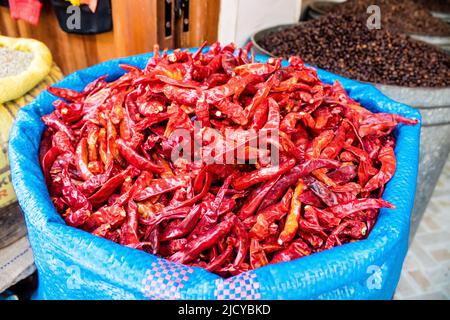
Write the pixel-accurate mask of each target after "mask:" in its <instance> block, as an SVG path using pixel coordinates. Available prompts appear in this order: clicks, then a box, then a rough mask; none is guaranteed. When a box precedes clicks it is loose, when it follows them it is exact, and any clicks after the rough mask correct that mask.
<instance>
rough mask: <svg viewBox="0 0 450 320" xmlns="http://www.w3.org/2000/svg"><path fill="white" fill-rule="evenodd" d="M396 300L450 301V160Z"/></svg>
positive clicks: (399, 285) (413, 244)
mask: <svg viewBox="0 0 450 320" xmlns="http://www.w3.org/2000/svg"><path fill="white" fill-rule="evenodd" d="M394 298H395V299H399V300H400V299H440V300H449V299H450V157H449V159H448V160H447V163H446V165H445V168H444V170H443V172H442V175H441V177H440V178H439V182H438V184H437V186H436V189H435V191H434V193H433V197H432V199H431V201H430V203H429V205H428V208H427V210H426V212H425V214H424V216H423V219H422V221H421V223H420V225H419V228H418V230H417V233H416V236H415V238H414V240H413V242H412V244H411V247H410V249H409V252H408V255H407V257H406V260H405V263H404V265H403V270H402V275H401V278H400V282H399V284H398V287H397V292H396V294H395V297H394Z"/></svg>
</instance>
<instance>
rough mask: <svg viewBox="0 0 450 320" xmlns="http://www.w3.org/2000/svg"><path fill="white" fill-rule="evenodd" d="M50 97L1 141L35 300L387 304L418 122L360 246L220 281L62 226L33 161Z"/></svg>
mask: <svg viewBox="0 0 450 320" xmlns="http://www.w3.org/2000/svg"><path fill="white" fill-rule="evenodd" d="M207 49H208V48H205V50H207ZM191 50H195V49H191ZM151 56H152V54H143V55H138V56H133V57H128V58H121V59H115V60H110V61H107V62H104V63H101V64H99V65H96V66H93V67H90V68H87V69H84V70H80V71H77V72H75V73H73V74H71V75H69V76H67V77H66V78H65V79H63V80H62V81H61V82H59V83H57V84H56V85H55V86H56V87H63V88H70V89H73V90H79V91H80V90H82V89H83V88H84V86H85V85H86V84H88V83H89V82H91V81H93V80H95V79H96V78H97V77H99V76H102V75H104V74H108V75H109V76H108V79H107V81H111V80H114V79H116V78H117V77H119V76H120V75H122V74H124V73H125V71H124V70H122V69H121V68H120V67H119V64H122V63H127V64H131V65H135V66H138V67H140V68H143V67H145V65H146V62H147V60H148V59H149V58H150V57H151ZM256 59H257V60H259V61H265V60H266V59H268V57H266V56H256ZM284 63H287V62H286V61H284ZM317 70H318V75H319V78H320V79H321V80H322V81H323V82H325V83H332V82H334V81H335V80H338V81H340V82H341V84H342V85H343V87H344V88H345V89H346V90H347V92H348V93H349V95H350V96H351V97H352V98H353V99H355V100H357V101H358V102H359V103H361V105H363V106H364V107H365V108H367V109H369V110H371V111H374V112H389V113H396V114H400V115H403V116H406V117H409V118H416V119H418V120H421V116H420V113H419V112H418V111H417V110H415V109H412V108H410V107H408V106H406V105H404V104H400V103H397V102H395V101H393V100H390V99H389V98H387V97H386V96H384V95H383V94H382V93H381V92H379V91H378V90H377V89H376V88H375V87H373V86H371V85H368V84H362V83H360V82H357V81H354V80H349V79H346V78H343V77H340V76H337V75H335V74H332V73H329V72H326V71H323V70H320V69H317ZM56 99H57V98H56V97H55V96H52V95H51V94H50V93H49V92H47V91H46V92H43V93H41V94H40V95H39V96H38V97H37V98H36V100H34V101H33V102H32V103H31V104H29V105H27V106H25V107H24V108H23V109H21V110H20V112H19V113H18V115H17V118H16V121H15V123H14V126H13V129H12V131H11V135H10V141H9V158H10V165H11V173H12V181H13V185H14V188H15V190H16V193H17V198H18V200H19V203H20V205H21V207H22V209H23V211H24V215H25V219H26V223H27V227H28V231H29V239H30V243H31V246H32V248H33V252H34V256H35V261H36V266H37V269H38V272H39V281H40V284H39V289H38V293H37V295H36V298H42V299H43V298H46V299H111V298H117V299H145V298H148V299H169V298H175V299H390V298H392V296H393V294H394V291H395V288H396V286H397V283H398V280H399V276H400V271H401V267H402V264H403V260H404V257H405V255H406V251H407V246H408V235H409V221H410V215H411V210H412V207H413V202H414V195H415V187H416V177H417V169H418V155H419V135H420V123H419V124H418V125H416V126H405V125H399V127H398V128H397V129H396V131H395V134H396V137H397V145H396V148H395V154H396V157H397V163H398V165H397V170H396V173H395V175H394V177H393V178H392V180H391V181H390V182H389V183H388V184H387V185H386V188H385V191H384V194H383V199H385V200H387V201H389V202H391V203H392V204H394V205H395V206H396V209H395V210H390V209H381V210H380V214H379V218H378V221H377V223H376V224H375V226H374V228H373V230H372V231H371V233H370V235H369V236H368V238H367V239H365V240H360V241H357V242H353V243H349V244H345V245H342V246H339V247H335V248H333V249H330V250H326V251H323V252H320V253H315V254H313V255H311V256H307V257H304V258H300V259H297V260H294V261H291V262H285V263H279V264H274V265H268V266H265V267H262V268H259V269H255V270H252V271H249V272H245V273H243V274H240V275H238V276H235V277H232V278H228V279H223V278H221V277H220V276H218V275H215V274H212V273H210V272H208V271H206V270H204V269H202V268H199V267H189V266H185V265H181V264H177V263H173V262H170V261H167V260H165V259H163V258H159V257H157V256H154V255H151V254H148V253H146V252H143V251H140V250H135V249H131V248H127V247H124V246H121V245H119V244H116V243H114V242H112V241H109V240H106V239H103V238H100V237H97V236H94V235H92V234H90V233H88V232H85V231H82V230H79V229H76V228H72V227H69V226H67V225H66V224H65V223H64V221H63V219H62V218H61V216H60V215H59V214H58V212H57V211H56V210H55V208H54V206H53V203H52V201H51V199H50V196H49V194H48V191H47V188H46V185H45V182H44V177H43V174H42V171H41V167H40V164H39V161H38V152H39V146H40V141H41V136H42V132H43V130H44V128H45V125H44V124H43V123H42V121H41V120H40V118H41V117H42V116H43V115H45V114H48V113H50V112H52V111H53V106H52V102H53V101H55V100H56ZM73 270H75V274H77V272H78V278H76V277H75V278H73V277H72V276H73V274H74V271H73ZM71 277H72V278H71ZM164 277H165V278H164ZM163 278H164V279H166V278H167V279H169V280H168V281H169V284H170V285H168V284H167V283H165V282H164V281H163V280H161V279H163ZM68 279H69V280H70V281H72V282H68V281H69V280H68ZM69 283H70V285H69ZM80 288H81V289H80ZM236 288H238V289H236Z"/></svg>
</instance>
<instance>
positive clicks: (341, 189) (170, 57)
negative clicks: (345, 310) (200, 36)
mask: <svg viewBox="0 0 450 320" xmlns="http://www.w3.org/2000/svg"><path fill="white" fill-rule="evenodd" d="M201 49H202V48H200V49H199V50H198V51H197V52H196V53H189V52H187V51H181V50H176V51H174V52H173V53H170V54H169V53H167V52H163V54H159V53H158V51H157V50H155V54H154V56H153V57H152V58H150V59H149V61H148V64H147V66H146V67H145V68H144V69H143V70H141V69H139V68H136V67H134V66H130V65H121V67H122V68H123V69H125V70H126V71H127V73H126V74H125V75H123V76H122V77H120V78H119V79H117V80H115V81H112V82H107V81H106V80H105V79H106V77H101V78H99V79H97V80H95V81H94V82H92V83H90V84H89V85H87V86H86V88H85V89H84V90H83V91H82V92H76V91H73V90H70V89H60V88H50V89H49V91H50V92H51V93H52V94H54V95H56V96H58V97H60V98H62V99H63V100H57V101H56V102H55V103H54V106H55V108H56V110H55V111H54V112H53V113H51V114H49V115H46V116H44V117H43V118H42V120H43V121H44V123H45V124H46V125H47V130H46V131H45V133H44V136H43V141H42V145H41V150H40V160H41V164H42V169H43V172H44V175H45V179H46V183H47V185H48V188H49V191H50V195H51V197H52V200H53V202H54V205H55V207H56V208H57V210H58V211H59V212H60V213H61V215H62V216H63V217H64V219H65V221H66V223H67V224H68V225H71V226H74V227H77V228H81V229H83V230H86V231H88V232H91V233H93V234H95V235H98V236H101V237H104V238H107V239H110V240H112V241H114V242H117V243H120V244H122V245H126V246H130V247H133V248H138V249H142V250H145V251H147V252H150V253H153V254H156V255H159V256H161V257H165V258H167V259H169V260H171V261H175V262H179V263H184V264H188V265H192V266H200V267H203V268H206V269H207V270H210V271H212V272H214V273H217V274H219V275H222V276H225V277H226V276H231V275H235V274H238V273H240V272H244V271H246V270H249V269H254V268H258V267H261V266H264V265H267V264H270V263H277V262H282V261H289V260H292V259H297V258H300V257H303V256H306V255H309V254H311V253H314V252H318V251H322V250H325V249H329V248H332V247H334V246H337V245H341V244H343V243H347V242H351V241H355V240H358V239H363V238H365V237H366V236H367V235H368V233H369V232H370V230H371V229H372V227H373V226H374V224H375V222H376V219H377V215H378V211H379V208H381V207H387V208H393V206H392V205H391V204H389V203H388V202H386V201H384V200H382V199H381V195H382V193H383V188H384V185H385V184H386V183H387V182H388V181H389V180H390V179H391V177H392V176H393V174H394V172H395V167H396V160H395V155H394V147H395V138H394V136H393V135H392V131H393V129H395V128H396V126H397V124H398V123H404V124H408V125H413V124H416V123H417V121H416V120H410V119H406V118H404V117H401V116H398V115H394V114H385V113H372V112H370V111H368V110H366V109H364V108H363V107H362V106H361V105H359V104H358V103H357V102H355V101H354V100H352V99H351V98H350V97H349V96H348V95H347V94H346V92H345V91H344V90H343V88H342V87H341V86H340V84H339V83H335V84H333V85H328V84H324V83H322V82H321V81H320V80H319V79H318V77H317V75H316V71H315V70H314V69H312V68H308V67H305V66H304V65H303V62H302V61H301V59H300V58H298V57H292V58H291V59H290V61H289V66H286V67H283V66H282V65H281V60H280V59H273V58H272V59H269V60H268V61H267V63H258V62H255V61H254V58H253V56H250V57H249V46H248V47H246V48H244V49H236V48H235V46H234V45H227V46H225V47H221V46H220V45H219V44H214V45H212V46H211V47H210V49H209V51H208V52H206V53H203V51H205V50H201ZM198 123H200V130H196V126H197V124H198ZM179 129H182V130H183V131H184V132H187V133H188V134H190V135H191V136H193V137H194V138H195V139H194V142H193V143H192V144H196V145H197V149H199V148H200V150H201V151H202V152H204V151H205V150H214V152H216V155H215V159H217V154H219V155H225V154H227V157H228V158H227V159H228V161H225V163H223V162H222V163H220V162H219V163H215V162H212V163H207V162H205V161H204V159H203V158H202V157H200V158H198V157H197V158H195V159H193V158H192V159H191V160H192V161H188V160H189V159H190V158H189V157H190V156H189V157H187V158H186V154H184V155H183V157H179V158H174V157H173V151H174V150H175V149H176V148H177V147H178V146H179V145H180V144H182V140H183V139H180V136H179V135H177V134H176V132H177V131H178V130H179ZM197 129H198V128H197ZM269 129H270V130H276V131H277V139H271V138H269V139H268V140H267V141H266V142H268V143H266V144H264V146H263V147H261V146H260V145H259V146H257V148H256V149H255V148H254V147H250V146H249V145H250V142H251V141H250V140H251V139H253V138H249V137H250V135H248V133H249V132H250V131H252V132H256V133H259V132H262V131H263V130H269ZM227 130H232V132H233V133H232V136H233V137H234V141H238V142H239V146H241V147H243V150H244V152H243V153H241V159H240V160H241V162H239V163H238V162H237V161H236V160H237V158H238V156H237V155H236V152H235V151H236V147H235V146H233V147H231V148H228V145H227V142H226V141H228V140H224V139H222V138H221V136H220V135H217V133H220V134H225V131H227ZM199 135H200V136H201V138H202V140H201V142H200V144H198V141H197V140H196V139H197V138H198V136H199ZM198 147H199V148H198ZM224 148H225V149H224ZM218 150H219V151H218ZM274 150H275V151H274ZM197 151H198V150H197ZM274 152H277V153H278V154H279V157H278V159H279V161H278V162H277V163H271V162H265V161H260V157H263V156H264V155H268V154H270V155H271V156H272V155H273V154H272V153H274ZM230 154H231V156H230ZM255 155H256V156H255ZM242 158H243V159H242Z"/></svg>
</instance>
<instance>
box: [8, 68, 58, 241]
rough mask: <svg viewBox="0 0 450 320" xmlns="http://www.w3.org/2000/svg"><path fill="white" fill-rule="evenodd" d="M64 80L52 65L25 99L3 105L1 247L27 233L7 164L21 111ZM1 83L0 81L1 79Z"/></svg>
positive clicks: (24, 96) (23, 97)
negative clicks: (11, 138) (51, 86)
mask: <svg viewBox="0 0 450 320" xmlns="http://www.w3.org/2000/svg"><path fill="white" fill-rule="evenodd" d="M62 78H63V74H62V72H61V70H60V69H59V68H58V67H57V66H56V65H53V66H52V67H51V70H50V73H48V74H47V76H46V77H45V78H44V79H43V80H42V79H41V81H40V82H39V83H38V85H37V86H35V87H34V88H32V90H30V91H28V92H27V93H26V94H25V95H23V96H22V97H20V98H18V99H15V100H12V101H9V102H6V103H3V104H2V103H0V123H1V125H0V248H2V247H4V246H7V245H9V244H10V243H12V242H13V241H15V240H17V239H18V238H20V237H21V236H23V235H24V234H25V228H24V225H23V222H22V217H21V214H20V207H19V205H18V204H17V199H16V195H15V193H14V189H13V186H12V184H11V173H10V170H9V162H8V138H9V132H10V130H11V127H12V124H13V122H14V119H15V117H16V115H17V112H18V111H19V109H20V108H21V107H23V106H25V105H27V104H29V103H30V102H31V101H33V100H34V98H35V97H36V96H37V95H38V94H39V93H40V92H41V91H43V90H45V89H47V87H48V86H50V85H53V84H54V83H56V82H58V81H59V80H61V79H62ZM0 81H1V80H0Z"/></svg>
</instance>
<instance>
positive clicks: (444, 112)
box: [375, 84, 450, 238]
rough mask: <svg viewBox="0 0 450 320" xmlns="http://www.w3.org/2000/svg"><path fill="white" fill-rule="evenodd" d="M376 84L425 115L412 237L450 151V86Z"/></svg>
mask: <svg viewBox="0 0 450 320" xmlns="http://www.w3.org/2000/svg"><path fill="white" fill-rule="evenodd" d="M375 86H376V87H377V88H378V90H380V91H381V92H383V93H384V94H385V95H386V96H388V97H390V98H391V99H393V100H395V101H398V102H401V103H404V104H407V105H409V106H411V107H413V108H416V109H419V111H420V113H421V115H422V132H421V136H420V160H419V161H420V162H419V175H418V177H417V191H416V199H415V202H414V209H413V213H412V216H411V238H412V237H413V236H414V234H415V232H416V231H417V227H418V225H419V222H420V220H421V219H422V216H423V213H424V211H425V209H426V207H427V205H428V202H429V201H430V198H431V195H432V194H433V191H434V188H435V186H436V183H437V181H438V179H439V176H440V174H441V172H442V169H443V167H444V165H445V162H446V161H447V158H448V155H449V152H450V87H447V88H442V89H436V88H407V87H399V86H391V85H383V84H375Z"/></svg>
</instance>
